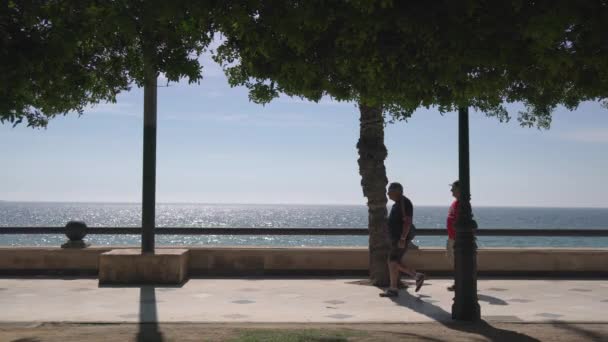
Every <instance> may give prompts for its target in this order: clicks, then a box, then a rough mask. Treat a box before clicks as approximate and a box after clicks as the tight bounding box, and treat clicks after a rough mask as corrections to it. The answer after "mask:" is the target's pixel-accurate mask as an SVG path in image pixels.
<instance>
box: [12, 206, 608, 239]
mask: <svg viewBox="0 0 608 342" xmlns="http://www.w3.org/2000/svg"><path fill="white" fill-rule="evenodd" d="M447 212H448V207H447V205H446V206H416V207H415V209H414V223H415V224H416V226H417V227H418V228H445V219H446V215H447ZM473 212H474V216H475V219H476V220H477V222H478V224H479V229H480V230H481V229H488V228H505V229H526V228H536V229H547V230H548V231H550V230H553V229H577V228H580V229H608V208H536V207H534V208H531V207H530V208H519V207H474V208H473ZM70 220H82V221H84V222H86V224H87V225H88V226H89V227H138V226H141V205H140V204H138V203H55V202H4V201H0V232H1V230H2V227H63V226H65V224H66V223H67V222H68V221H70ZM156 226H157V227H208V228H226V227H231V228H232V227H233V228H366V227H367V208H366V207H365V206H362V205H274V204H272V205H271V204H268V205H250V204H178V203H173V204H170V203H168V204H157V207H156ZM140 239H141V237H140V236H139V235H88V236H87V237H86V238H85V240H87V242H89V243H91V245H93V246H121V245H132V246H139V245H140V243H141V240H140ZM65 241H66V237H65V236H64V235H61V234H42V235H37V234H36V235H30V234H21V235H9V234H0V246H59V245H61V244H62V243H64V242H65ZM445 242H446V237H442V236H417V237H416V239H415V243H416V244H418V245H419V246H423V247H431V246H445ZM367 243H368V238H367V236H349V235H344V236H276V235H275V236H273V235H256V236H243V235H237V236H235V235H193V236H186V235H157V236H156V244H157V245H158V246H227V245H229V246H283V247H285V246H287V247H288V246H294V247H295V246H367ZM477 244H478V246H479V247H481V248H483V247H604V248H606V247H608V237H555V236H551V234H549V236H546V237H526V236H520V237H499V236H480V237H478V238H477Z"/></svg>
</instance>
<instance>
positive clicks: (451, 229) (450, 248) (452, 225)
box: [446, 181, 460, 291]
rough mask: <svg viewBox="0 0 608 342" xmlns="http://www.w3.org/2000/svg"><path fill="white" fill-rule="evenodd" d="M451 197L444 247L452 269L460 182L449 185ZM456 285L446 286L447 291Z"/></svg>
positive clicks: (452, 289)
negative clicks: (446, 240) (446, 238)
mask: <svg viewBox="0 0 608 342" xmlns="http://www.w3.org/2000/svg"><path fill="white" fill-rule="evenodd" d="M450 186H451V192H452V196H453V197H454V201H453V202H452V205H450V209H449V210H448V218H447V220H446V221H447V222H446V228H447V230H448V242H447V245H446V255H447V257H448V262H449V263H450V266H451V267H452V270H453V269H454V242H455V241H456V220H457V219H458V199H460V181H455V182H454V183H452V184H450ZM455 287H456V285H455V284H453V283H452V285H450V286H448V291H454V289H455Z"/></svg>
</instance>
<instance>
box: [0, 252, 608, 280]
mask: <svg viewBox="0 0 608 342" xmlns="http://www.w3.org/2000/svg"><path fill="white" fill-rule="evenodd" d="M120 248H128V247H89V248H85V249H61V248H42V247H4V248H0V274H4V275H20V274H81V275H84V274H90V275H95V274H97V272H98V269H99V255H100V254H101V253H104V252H107V251H110V250H112V249H120ZM130 248H132V247H130ZM171 248H176V247H171ZM179 248H187V249H188V250H189V264H188V273H189V275H190V276H197V275H263V274H300V275H317V274H328V275H345V274H364V273H366V272H367V268H368V265H369V263H368V251H367V248H361V247H340V248H336V247H289V248H277V247H240V246H239V247H179ZM406 258H407V260H408V262H409V263H410V265H412V266H413V267H415V268H417V269H420V270H422V271H425V272H428V273H430V274H450V273H452V271H451V269H450V266H449V264H448V262H447V259H446V257H445V250H443V249H440V248H421V249H418V250H410V251H409V252H408V253H407V255H406ZM477 264H478V272H479V273H480V274H504V275H518V274H521V275H528V276H529V275H585V276H608V249H602V248H600V249H597V248H594V249H588V248H483V249H479V250H478V255H477Z"/></svg>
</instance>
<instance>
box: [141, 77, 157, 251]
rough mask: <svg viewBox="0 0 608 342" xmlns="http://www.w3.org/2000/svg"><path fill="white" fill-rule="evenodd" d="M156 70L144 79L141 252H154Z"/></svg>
mask: <svg viewBox="0 0 608 342" xmlns="http://www.w3.org/2000/svg"><path fill="white" fill-rule="evenodd" d="M156 78H157V75H156V71H154V70H150V69H148V70H146V75H145V80H144V159H143V187H142V212H141V226H142V232H141V252H142V253H151V254H154V226H155V215H156V214H155V206H156Z"/></svg>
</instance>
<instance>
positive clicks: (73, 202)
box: [0, 199, 608, 209]
mask: <svg viewBox="0 0 608 342" xmlns="http://www.w3.org/2000/svg"><path fill="white" fill-rule="evenodd" d="M0 202H5V203H32V204H35V203H51V204H52V203H56V204H128V205H136V204H141V202H125V201H114V202H111V201H108V202H104V201H36V200H33V201H29V200H28V201H13V200H5V199H0ZM392 203H393V202H392V201H390V200H389V201H388V203H387V205H388V206H390V205H392ZM156 204H157V205H167V204H168V205H243V206H248V205H250V206H353V207H360V206H366V204H365V203H362V204H357V203H239V202H217V203H211V202H158V201H157V202H156ZM450 204H451V202H448V203H445V204H425V203H421V204H416V203H415V204H414V206H415V207H436V208H443V207H446V208H447V207H449V205H450ZM472 204H473V207H475V208H514V209H526V208H533V209H608V206H606V207H580V206H570V207H561V206H534V205H530V206H521V205H483V204H479V205H477V204H475V203H472Z"/></svg>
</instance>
